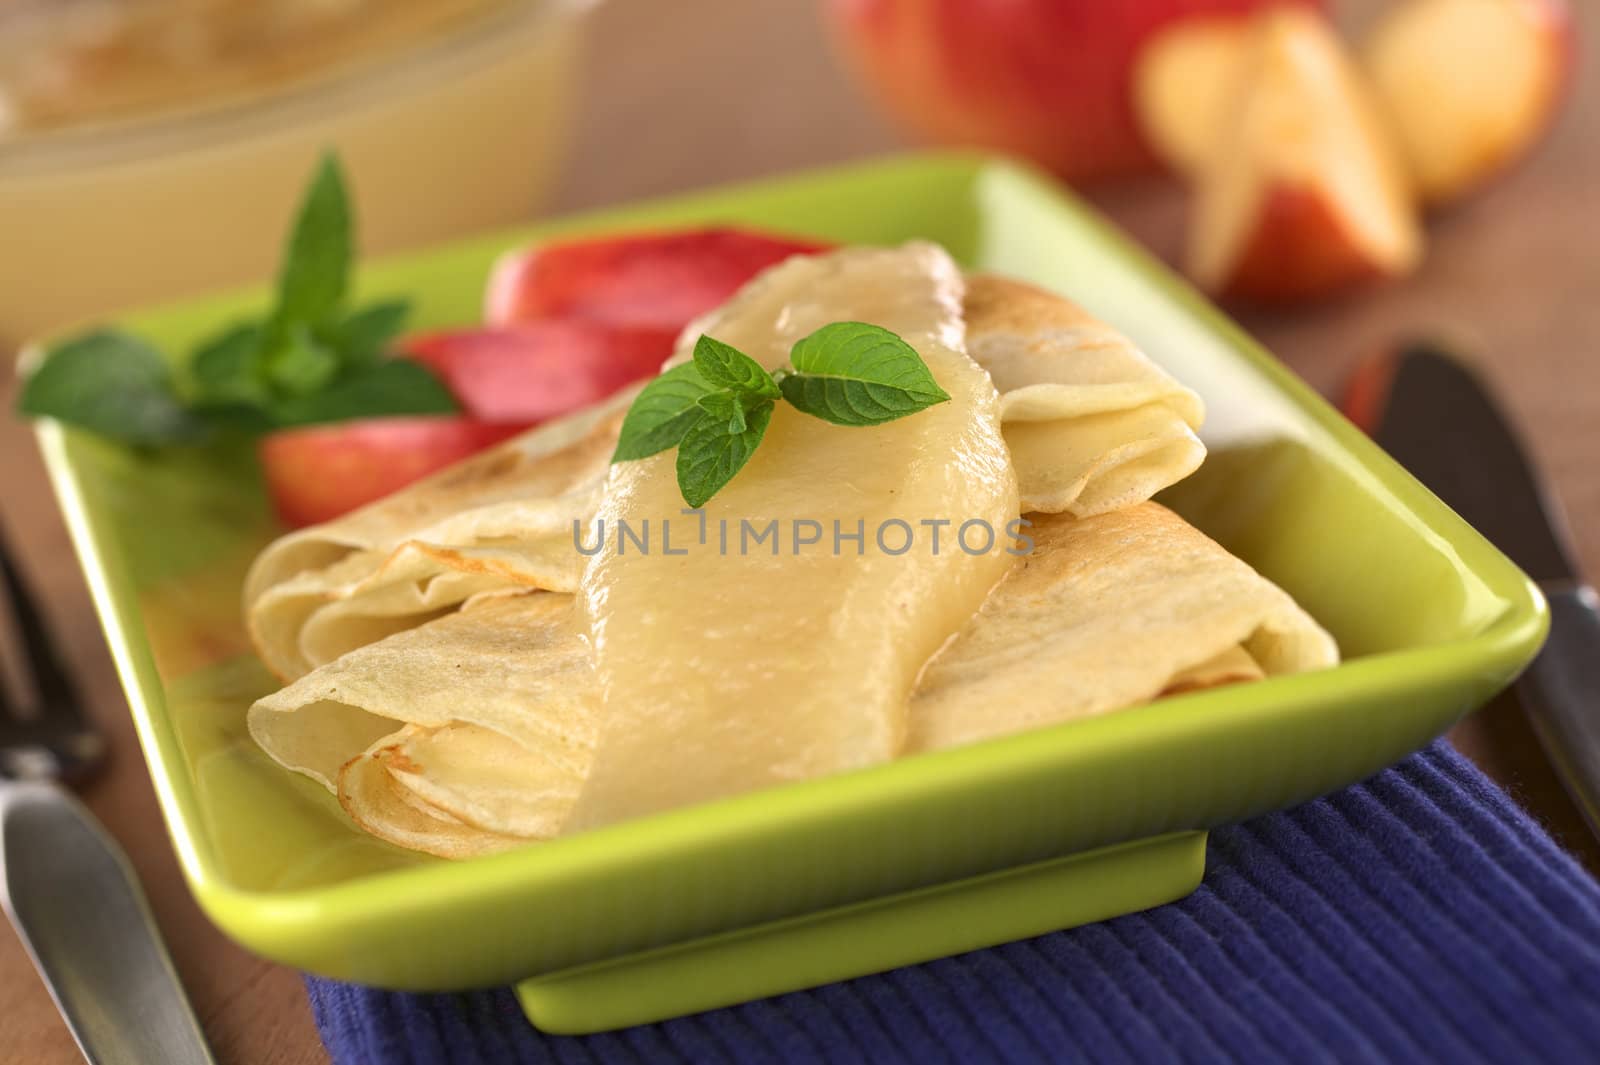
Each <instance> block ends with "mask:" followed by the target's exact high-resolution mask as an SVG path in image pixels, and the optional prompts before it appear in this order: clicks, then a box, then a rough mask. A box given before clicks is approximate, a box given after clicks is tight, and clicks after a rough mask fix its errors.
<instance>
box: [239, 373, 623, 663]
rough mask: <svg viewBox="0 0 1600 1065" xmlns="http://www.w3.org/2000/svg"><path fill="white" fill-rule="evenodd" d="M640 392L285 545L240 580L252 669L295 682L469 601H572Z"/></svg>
mask: <svg viewBox="0 0 1600 1065" xmlns="http://www.w3.org/2000/svg"><path fill="white" fill-rule="evenodd" d="M637 391H638V390H637V389H636V388H635V389H629V390H626V391H624V392H623V393H621V394H619V395H617V396H615V397H612V398H611V399H609V400H607V401H606V402H605V403H602V404H600V405H598V406H596V407H592V408H589V409H587V410H584V411H581V412H579V413H577V414H575V415H572V416H570V417H567V418H562V419H558V420H556V421H553V422H550V423H548V424H547V425H545V426H542V427H540V428H538V429H535V430H533V431H531V432H528V433H525V434H523V435H521V436H518V437H516V438H514V439H512V440H509V441H507V442H505V443H503V444H500V445H498V446H496V447H494V448H491V449H489V450H488V451H485V452H483V453H482V454H479V455H475V456H473V457H472V458H470V459H467V460H465V461H464V462H461V463H458V464H456V465H455V466H452V467H450V468H449V469H447V470H444V471H441V472H440V473H438V474H435V475H434V476H432V477H429V478H426V479H424V480H422V481H419V482H417V483H416V484H413V485H410V486H408V487H407V488H404V489H402V490H400V491H398V492H396V493H394V494H393V495H390V496H387V497H386V498H384V499H381V500H379V501H377V502H375V503H373V504H371V505H369V506H366V507H363V508H361V509H360V510H357V511H354V512H353V513H351V514H349V515H346V516H345V517H343V518H340V519H338V520H336V521H332V522H328V523H326V524H323V525H317V526H313V527H311V528H307V529H302V530H300V531H298V532H294V533H290V534H289V535H287V536H284V537H282V538H280V539H278V540H276V541H274V542H273V543H272V544H271V545H270V546H268V547H267V549H266V550H265V551H263V552H262V553H261V555H260V557H259V558H257V559H256V561H255V563H254V565H253V566H251V569H250V573H249V575H248V576H247V577H246V580H245V588H244V601H245V621H246V624H247V626H248V628H249V630H250V636H251V639H252V641H253V642H254V643H255V646H256V650H257V652H258V653H259V654H260V656H261V659H262V661H263V662H265V663H266V664H267V667H268V668H269V669H271V670H272V671H273V672H274V673H276V674H277V675H278V676H280V677H282V678H283V679H285V680H292V679H294V678H296V677H299V676H302V675H304V674H305V673H307V672H309V671H310V670H312V669H314V668H316V667H317V666H319V665H323V664H325V663H327V662H331V661H333V660H334V659H335V658H337V657H339V655H341V654H343V653H344V652H346V651H349V650H353V649H355V648H357V647H361V646H364V645H366V644H369V643H372V642H373V641H375V640H379V639H382V638H383V637H385V636H388V635H390V634H391V633H394V632H399V631H401V630H403V629H407V628H410V627H412V626H413V625H417V624H420V623H422V622H424V621H427V620H429V619H430V618H434V617H438V616H439V615H440V614H442V613H444V612H445V611H448V610H452V609H454V608H456V607H457V606H459V605H460V604H461V603H463V602H465V601H467V600H468V599H471V598H472V597H473V596H476V595H482V594H493V593H496V592H516V591H525V590H528V589H533V588H542V589H546V590H550V591H561V592H573V591H576V590H577V587H578V580H579V577H580V576H581V574H582V570H583V562H584V559H583V556H582V555H580V554H579V553H578V552H577V551H576V550H574V549H573V546H572V544H573V522H574V521H577V522H579V523H580V524H581V523H584V522H587V521H588V520H589V519H590V518H591V517H592V516H593V514H594V511H595V508H596V507H597V506H598V505H599V496H600V490H601V486H602V483H603V480H604V477H605V472H606V467H607V464H608V463H609V462H610V459H611V452H612V450H613V449H614V448H615V446H616V437H617V429H618V426H619V425H620V424H621V417H622V411H623V410H625V409H626V407H627V405H628V404H629V403H631V402H632V399H633V396H634V395H635V394H636V393H637Z"/></svg>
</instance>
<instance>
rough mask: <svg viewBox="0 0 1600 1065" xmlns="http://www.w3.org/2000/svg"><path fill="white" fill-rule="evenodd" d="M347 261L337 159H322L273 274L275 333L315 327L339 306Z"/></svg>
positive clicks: (345, 203) (346, 206)
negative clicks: (275, 285)
mask: <svg viewBox="0 0 1600 1065" xmlns="http://www.w3.org/2000/svg"><path fill="white" fill-rule="evenodd" d="M351 257H352V241H351V223H350V200H349V196H348V195H347V194H346V192H345V182H344V174H343V172H342V171H341V169H340V167H339V160H338V157H337V156H335V155H333V154H332V153H331V152H330V153H329V154H327V155H324V156H323V157H322V162H321V164H320V165H319V166H318V167H317V173H316V176H315V177H314V178H312V180H311V187H310V188H309V189H307V190H306V196H305V199H304V200H302V201H301V204H300V214H299V216H298V217H297V218H296V219H295V223H294V230H293V232H292V233H291V234H290V236H289V243H288V246H287V247H286V249H285V251H284V260H283V266H282V268H281V270H280V272H279V274H278V306H277V308H276V310H275V311H274V312H273V319H274V325H275V327H276V329H275V331H282V332H287V331H288V327H289V326H292V325H297V324H300V325H320V324H321V323H323V322H325V321H327V320H328V319H329V318H331V317H332V315H333V312H334V311H335V310H337V309H338V307H339V305H340V304H341V303H343V302H344V296H345V288H346V286H347V285H348V283H349V275H350V259H351Z"/></svg>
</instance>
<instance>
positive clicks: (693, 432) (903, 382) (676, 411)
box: [611, 322, 950, 507]
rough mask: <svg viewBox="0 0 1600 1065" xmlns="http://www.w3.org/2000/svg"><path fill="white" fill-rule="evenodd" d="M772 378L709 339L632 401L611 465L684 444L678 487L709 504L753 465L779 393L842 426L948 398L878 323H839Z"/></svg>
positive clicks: (877, 421)
mask: <svg viewBox="0 0 1600 1065" xmlns="http://www.w3.org/2000/svg"><path fill="white" fill-rule="evenodd" d="M789 360H790V365H789V366H787V367H783V368H781V369H779V370H778V371H777V373H776V374H770V373H768V372H767V371H766V369H765V368H764V367H763V366H762V365H761V364H760V363H758V362H756V361H755V360H754V359H752V358H751V357H750V356H748V355H746V354H745V353H744V352H742V351H740V350H738V349H737V348H735V347H733V346H732V345H730V344H726V343H724V342H722V341H720V340H717V339H715V338H713V337H709V336H702V337H700V338H699V339H698V340H697V341H695V346H694V357H693V361H691V362H686V363H683V364H681V365H679V366H674V367H673V368H672V369H670V370H668V371H667V372H666V373H663V374H662V375H661V376H660V377H658V378H656V379H655V380H654V381H652V382H650V384H648V385H646V386H645V388H644V390H643V391H642V392H640V393H639V395H638V396H636V397H635V398H634V401H633V405H632V406H630V407H629V408H628V413H627V414H626V415H625V416H624V417H623V420H622V432H621V436H620V438H619V439H618V441H617V449H616V451H615V452H614V453H613V454H612V456H611V461H612V462H614V463H615V462H629V461H633V460H636V459H642V458H648V457H649V456H651V455H655V454H658V453H659V452H662V451H665V450H667V449H668V448H671V447H676V448H677V449H678V458H677V475H678V491H679V492H680V493H681V494H682V495H683V500H684V502H685V503H688V504H689V505H690V506H691V507H699V506H704V505H705V503H706V502H707V501H709V500H710V499H711V497H712V496H714V495H716V494H717V493H718V492H719V491H721V490H722V488H723V486H724V485H726V484H727V483H728V482H729V481H731V480H733V478H734V476H735V475H736V474H737V473H738V472H739V471H740V470H741V469H743V468H744V465H745V463H747V462H749V461H750V456H751V455H753V454H754V453H755V450H756V448H757V447H758V446H760V444H761V439H762V437H763V436H764V435H765V434H766V431H767V425H768V423H770V422H771V421H772V411H773V409H774V407H775V406H776V405H777V401H778V400H779V399H783V400H785V401H787V402H788V403H789V405H790V406H792V407H794V408H795V409H797V410H799V411H801V412H803V413H805V414H810V415H812V416H813V417H816V418H821V419H822V420H824V421H828V422H832V423H833V424H835V425H848V426H866V425H882V424H883V423H885V422H891V421H894V420H896V419H898V418H904V417H906V416H908V415H911V414H915V413H917V412H918V411H920V410H925V409H926V408H928V407H931V406H933V405H934V404H936V403H943V402H945V401H946V400H948V399H949V398H950V396H949V394H948V393H946V392H945V391H944V389H942V388H940V387H939V383H938V382H937V381H935V380H934V377H933V373H932V371H930V370H929V369H928V364H927V363H925V362H923V361H922V356H920V355H918V354H917V351H916V349H915V348H913V347H912V346H911V345H910V344H907V343H906V342H905V341H904V340H902V339H901V338H900V337H898V336H896V335H895V334H893V333H891V332H890V331H889V330H887V329H884V328H883V327H881V326H876V325H871V324H869V323H866V322H834V323H833V324H831V325H825V326H823V327H822V328H821V329H818V330H817V331H816V332H814V333H812V334H810V335H809V336H806V337H802V338H801V339H800V340H799V341H797V342H796V343H795V345H794V347H792V348H791V349H790V350H789Z"/></svg>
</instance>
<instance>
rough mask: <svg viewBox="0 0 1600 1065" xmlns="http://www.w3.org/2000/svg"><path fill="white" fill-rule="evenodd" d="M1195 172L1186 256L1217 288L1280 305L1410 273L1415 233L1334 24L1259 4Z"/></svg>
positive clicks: (1413, 216)
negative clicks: (1216, 128)
mask: <svg viewBox="0 0 1600 1065" xmlns="http://www.w3.org/2000/svg"><path fill="white" fill-rule="evenodd" d="M1240 63H1241V66H1240V73H1239V79H1238V83H1237V87H1236V89H1234V90H1231V92H1232V95H1231V96H1230V98H1229V101H1228V105H1227V114H1226V116H1225V122H1224V125H1223V128H1222V130H1221V132H1220V133H1219V135H1218V137H1217V139H1216V141H1215V142H1214V143H1213V144H1212V145H1211V147H1210V148H1209V149H1208V150H1207V151H1206V152H1205V153H1204V156H1203V158H1202V160H1201V163H1200V166H1199V168H1198V169H1197V171H1196V180H1197V203H1196V207H1195V215H1194V219H1193V224H1192V227H1191V231H1190V238H1189V249H1188V265H1189V270H1190V272H1191V273H1192V275H1193V276H1194V277H1195V279H1196V280H1198V281H1199V282H1200V283H1201V284H1202V285H1203V286H1204V287H1205V288H1207V289H1208V290H1210V291H1212V292H1215V293H1218V294H1220V295H1223V296H1237V297H1244V298H1249V299H1256V300H1265V301H1287V300H1295V299H1304V298H1309V297H1314V296H1319V295H1323V294H1326V293H1329V292H1332V291H1335V290H1337V289H1341V288H1345V287H1347V286H1349V285H1352V284H1355V283H1357V282H1360V281H1364V280H1368V279H1373V278H1382V277H1393V276H1399V275H1403V274H1406V273H1409V272H1410V271H1411V270H1412V269H1414V268H1415V266H1416V265H1417V262H1418V261H1419V259H1420V258H1421V251H1422V236H1421V229H1420V226H1419V224H1418V219H1417V210H1416V205H1415V203H1414V202H1413V200H1412V197H1411V193H1410V189H1409V187H1408V184H1407V180H1406V175H1405V171H1404V168H1403V166H1402V164H1401V162H1400V160H1399V157H1398V154H1397V151H1396V149H1395V148H1394V146H1393V145H1392V143H1391V142H1390V140H1389V134H1388V130H1387V128H1386V127H1385V125H1384V124H1383V121H1382V119H1381V117H1380V115H1379V113H1378V111H1377V108H1376V105H1375V104H1374V102H1373V101H1372V99H1371V96H1370V91H1369V88H1368V86H1367V85H1366V83H1365V81H1364V80H1363V79H1362V77H1361V76H1360V74H1359V72H1358V71H1357V69H1356V68H1355V66H1354V65H1353V64H1352V63H1351V61H1350V59H1349V57H1348V56H1346V54H1345V52H1344V50H1343V48H1342V47H1341V45H1340V43H1339V39H1338V37H1337V36H1336V35H1335V33H1334V31H1333V28H1332V27H1331V26H1330V25H1329V24H1328V23H1327V22H1326V21H1325V20H1324V19H1323V18H1322V17H1321V16H1319V15H1316V14H1314V13H1312V12H1309V11H1305V10H1302V9H1298V8H1282V9H1278V10H1274V11H1270V12H1266V13H1263V14H1262V15H1260V16H1259V17H1258V18H1257V19H1256V20H1255V22H1254V24H1253V25H1252V28H1251V32H1250V40H1249V41H1248V42H1247V45H1246V51H1245V54H1244V55H1243V57H1242V58H1241V60H1240Z"/></svg>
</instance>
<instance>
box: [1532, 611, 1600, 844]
mask: <svg viewBox="0 0 1600 1065" xmlns="http://www.w3.org/2000/svg"><path fill="white" fill-rule="evenodd" d="M1543 588H1544V594H1545V598H1546V599H1548V600H1549V602H1550V638H1549V640H1547V641H1546V642H1545V645H1544V650H1542V651H1540V652H1539V657H1538V658H1535V659H1534V660H1533V665H1531V666H1529V667H1528V669H1527V672H1525V673H1524V674H1523V675H1522V678H1521V679H1520V680H1519V681H1518V682H1517V694H1518V696H1519V697H1520V698H1521V702H1522V705H1523V707H1524V708H1526V710H1527V711H1528V716H1529V717H1530V718H1531V719H1532V721H1533V726H1534V730H1535V731H1536V732H1537V733H1538V735H1539V741H1540V742H1541V743H1542V744H1543V745H1544V749H1545V753H1546V754H1548V755H1549V756H1550V760H1551V762H1553V763H1554V764H1555V767H1556V769H1557V771H1558V772H1559V774H1560V776H1561V782H1562V783H1563V784H1565V785H1566V788H1567V791H1568V792H1569V793H1571V795H1572V799H1573V802H1575V803H1576V804H1577V806H1578V809H1579V810H1580V811H1581V812H1582V813H1583V816H1584V817H1585V818H1586V819H1587V820H1588V822H1589V824H1590V825H1591V826H1592V827H1593V828H1594V829H1595V831H1596V832H1600V597H1597V596H1596V594H1595V590H1594V589H1593V588H1591V587H1589V586H1588V585H1586V584H1578V583H1572V582H1562V583H1557V582H1554V581H1551V582H1547V583H1546V584H1545V585H1543Z"/></svg>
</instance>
